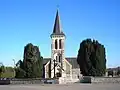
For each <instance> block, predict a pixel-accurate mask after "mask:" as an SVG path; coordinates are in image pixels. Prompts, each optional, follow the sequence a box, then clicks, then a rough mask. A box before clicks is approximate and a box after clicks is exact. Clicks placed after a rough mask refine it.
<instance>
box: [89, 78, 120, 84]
mask: <svg viewBox="0 0 120 90" xmlns="http://www.w3.org/2000/svg"><path fill="white" fill-rule="evenodd" d="M91 83H120V77H95V78H93V77H92V78H91Z"/></svg>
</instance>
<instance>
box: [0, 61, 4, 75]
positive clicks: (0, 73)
mask: <svg viewBox="0 0 120 90" xmlns="http://www.w3.org/2000/svg"><path fill="white" fill-rule="evenodd" d="M4 71H5V67H4V65H3V64H2V63H0V77H1V76H2V73H3V72H4Z"/></svg>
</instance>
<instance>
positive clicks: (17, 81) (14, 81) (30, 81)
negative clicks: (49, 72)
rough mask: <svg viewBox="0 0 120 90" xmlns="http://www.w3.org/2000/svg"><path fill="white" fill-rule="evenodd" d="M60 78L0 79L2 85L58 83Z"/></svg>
mask: <svg viewBox="0 0 120 90" xmlns="http://www.w3.org/2000/svg"><path fill="white" fill-rule="evenodd" d="M58 83H59V81H58V79H6V80H5V79H4V80H0V85H9V84H13V85H14V84H58Z"/></svg>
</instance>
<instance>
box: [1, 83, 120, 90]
mask: <svg viewBox="0 0 120 90" xmlns="http://www.w3.org/2000/svg"><path fill="white" fill-rule="evenodd" d="M0 90H120V84H68V85H0Z"/></svg>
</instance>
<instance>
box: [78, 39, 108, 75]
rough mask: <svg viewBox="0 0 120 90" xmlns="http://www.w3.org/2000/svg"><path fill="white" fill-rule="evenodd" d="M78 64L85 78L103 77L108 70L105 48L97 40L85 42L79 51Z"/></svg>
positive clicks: (81, 44)
mask: <svg viewBox="0 0 120 90" xmlns="http://www.w3.org/2000/svg"><path fill="white" fill-rule="evenodd" d="M77 63H78V64H79V66H80V70H81V73H82V74H83V75H84V76H103V75H104V74H105V70H106V55H105V48H104V46H103V45H102V44H100V43H99V42H98V41H97V40H93V41H92V40H91V39H86V40H83V41H82V42H81V43H80V48H79V50H78V55H77Z"/></svg>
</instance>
